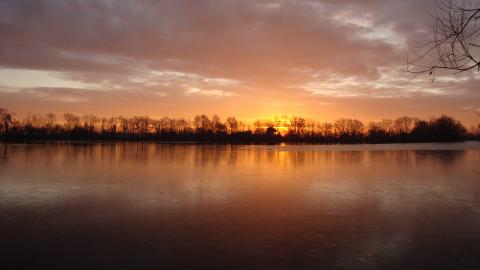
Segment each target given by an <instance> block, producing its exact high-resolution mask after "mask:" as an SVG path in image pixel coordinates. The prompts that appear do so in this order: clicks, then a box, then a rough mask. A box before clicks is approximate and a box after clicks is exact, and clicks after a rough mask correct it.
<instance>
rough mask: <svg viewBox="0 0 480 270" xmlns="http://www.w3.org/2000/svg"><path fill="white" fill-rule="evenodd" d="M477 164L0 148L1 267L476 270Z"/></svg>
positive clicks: (351, 156)
mask: <svg viewBox="0 0 480 270" xmlns="http://www.w3.org/2000/svg"><path fill="white" fill-rule="evenodd" d="M473 169H480V144H479V143H476V142H470V143H458V144H402V145H399V144H397V145H396V144H392V145H342V146H338V145H337V146H312V145H284V146H268V145H257V146H254V145H252V146H250V145H247V146H240V145H237V146H232V145H194V144H192V145H188V144H187V145H186V144H154V143H119V144H68V143H64V144H0V249H1V253H0V254H1V255H0V258H1V261H0V268H1V269H16V268H18V269H24V268H26V267H27V266H28V267H30V268H32V269H36V268H42V269H46V268H48V269H72V268H80V269H480V201H478V200H477V196H478V195H477V194H480V174H478V173H476V172H474V171H473ZM477 212H478V213H479V214H478V215H477V214H476V213H477Z"/></svg>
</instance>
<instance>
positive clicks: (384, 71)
mask: <svg viewBox="0 0 480 270" xmlns="http://www.w3.org/2000/svg"><path fill="white" fill-rule="evenodd" d="M433 8H434V1H431V0H405V1H395V0H389V1H383V0H365V1H354V0H318V1H317V0H283V1H271V0H268V1H267V0H256V1H253V0H245V1H239V0H223V1H216V0H204V1H197V0H178V1H166V0H165V1H162V0H160V1H153V0H123V1H111V0H83V1H80V0H72V1H57V0H43V1H37V0H24V1H17V0H4V1H1V2H0V36H1V37H2V41H1V42H0V67H1V68H3V69H7V70H10V71H12V72H14V74H16V75H14V76H16V77H17V79H15V78H14V76H13V75H12V74H9V75H8V76H6V75H4V74H1V73H0V84H1V85H3V86H4V90H3V96H2V98H3V100H4V102H5V103H6V104H11V106H14V107H19V106H21V105H20V104H19V103H18V101H17V99H16V98H17V96H18V95H14V94H12V93H11V94H8V95H6V94H5V93H6V90H5V89H7V88H9V89H10V91H17V90H18V89H27V88H28V89H30V90H28V91H23V95H30V96H32V97H33V96H35V95H37V98H35V99H31V100H28V99H27V98H26V100H25V102H26V104H28V105H29V106H30V107H32V106H33V103H34V102H37V101H38V100H39V99H42V100H45V99H46V97H44V98H42V97H40V96H42V95H46V96H48V97H49V98H50V101H51V102H55V100H56V102H59V103H65V102H69V101H73V102H76V103H71V105H72V106H77V107H76V108H78V110H79V111H80V110H87V109H91V108H92V107H91V106H93V105H89V106H90V107H88V106H87V105H86V104H87V103H88V104H96V103H95V102H97V103H98V102H99V100H102V101H103V102H104V103H105V104H106V105H104V106H102V110H105V111H106V112H107V113H108V112H110V113H114V112H117V111H118V110H119V109H118V108H117V107H118V106H120V105H119V104H122V105H121V106H130V108H137V109H138V108H140V109H138V111H141V112H144V111H143V110H142V108H144V107H145V108H151V110H152V111H153V113H152V112H151V113H152V114H156V113H158V114H160V113H162V112H166V111H168V112H171V113H172V114H173V113H175V112H174V111H175V110H176V113H177V114H181V113H183V112H184V111H185V110H195V111H203V110H205V111H209V110H211V109H213V108H218V98H223V99H222V102H224V104H223V105H224V106H225V108H227V109H231V110H232V114H233V113H235V111H233V110H237V111H238V114H244V115H249V114H250V113H251V114H253V113H255V112H258V113H263V112H265V110H266V109H265V108H264V107H265V106H266V107H269V108H270V109H271V108H272V107H275V108H277V110H278V111H280V110H281V109H282V108H284V109H285V110H290V111H293V110H300V109H301V111H302V112H304V113H309V114H311V115H313V114H315V113H318V114H324V115H335V113H334V112H327V111H326V110H327V109H326V108H327V107H330V110H333V107H335V108H338V109H339V108H340V107H339V106H341V104H349V106H356V107H357V111H358V112H359V113H360V112H361V110H362V109H361V108H360V107H361V106H362V105H363V104H364V103H365V102H366V101H365V100H366V99H372V100H373V101H368V102H376V103H375V104H376V105H378V106H382V104H380V102H385V99H389V102H395V104H396V105H395V106H397V107H398V108H397V111H400V109H399V108H401V107H402V106H403V108H404V110H405V111H406V112H410V107H409V106H410V105H408V106H407V105H405V103H403V102H404V99H405V98H418V97H428V98H431V99H432V100H433V101H432V106H433V104H437V105H439V104H443V103H442V102H443V100H444V99H445V98H450V99H455V100H458V102H457V101H455V102H453V101H452V102H453V103H455V106H456V107H455V108H460V107H462V106H464V105H463V103H461V102H463V101H464V100H470V102H476V101H480V97H479V95H478V93H477V92H478V78H472V77H471V76H470V77H468V78H467V77H462V76H455V77H452V76H449V77H446V76H437V77H436V78H435V81H434V82H433V83H432V82H431V81H430V80H429V79H428V78H427V79H425V78H415V77H413V78H412V76H411V75H409V74H407V73H406V72H405V70H404V68H403V67H402V66H403V65H404V64H405V62H406V55H407V51H408V48H411V47H413V46H414V45H416V44H419V40H421V38H422V35H424V34H425V33H426V32H428V31H429V30H430V28H431V23H432V21H431V18H430V17H429V16H428V11H429V10H432V9H433ZM32 70H34V72H39V73H41V74H43V75H42V76H43V77H42V76H41V77H42V78H43V79H41V78H38V76H37V77H35V76H33V75H32V74H30V75H28V76H27V77H28V78H30V80H29V79H20V77H22V76H20V75H21V74H24V75H26V74H27V73H28V72H31V71H32ZM26 72H27V73H26ZM47 74H48V75H47ZM2 75H3V76H2ZM23 77H25V76H23ZM27 77H25V78H27ZM45 78H48V79H45ZM47 88H51V89H53V88H57V89H63V90H62V91H59V92H55V91H50V92H48V91H47V92H48V94H45V91H46V90H45V89H47ZM15 89H16V90H15ZM42 89H43V90H42ZM76 89H84V90H91V91H83V92H82V95H83V96H80V95H79V93H78V92H77V91H78V90H76ZM36 91H38V94H35V92H36ZM68 91H71V92H68ZM92 91H96V92H92ZM97 92H102V93H97ZM68 93H70V95H72V97H67V95H68ZM55 95H57V96H58V98H54V96H55ZM152 97H156V98H153V99H152ZM193 97H195V98H198V100H194V98H193ZM200 97H201V98H200ZM227 97H235V98H227ZM333 99H336V100H339V102H338V103H336V104H340V105H338V106H318V104H319V102H320V103H322V102H324V103H326V104H327V103H328V104H330V103H331V102H332V100H333ZM351 99H355V100H356V102H357V103H356V104H357V105H354V104H351V103H349V102H350V100H351ZM152 100H154V101H155V102H157V103H159V104H161V105H162V106H159V105H158V104H151V105H149V106H146V105H145V104H149V103H150V102H153V101H152ZM265 100H270V101H273V103H275V102H274V101H279V102H280V103H278V104H282V105H281V106H269V105H267V104H265V102H264V101H265ZM22 101H24V100H22ZM194 101H195V103H194ZM161 102H164V103H161ZM288 104H297V105H298V104H301V105H298V106H289V105H288ZM460 104H462V105H460ZM82 106H83V107H82ZM345 106H346V105H345ZM392 106H393V105H392ZM439 106H440V105H439ZM25 107H27V105H25ZM320 107H322V108H323V107H325V110H323V109H322V108H320ZM108 108H110V110H109V111H108V110H107V109H108ZM442 108H445V106H442ZM417 110H418V109H417ZM145 113H148V112H145ZM265 113H266V112H265ZM287 113H288V112H287ZM373 113H375V112H371V114H373ZM377 113H378V112H377Z"/></svg>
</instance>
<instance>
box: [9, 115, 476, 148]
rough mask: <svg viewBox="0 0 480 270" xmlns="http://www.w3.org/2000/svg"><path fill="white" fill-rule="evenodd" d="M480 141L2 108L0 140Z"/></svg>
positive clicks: (425, 128) (376, 130)
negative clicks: (21, 112) (21, 113)
mask: <svg viewBox="0 0 480 270" xmlns="http://www.w3.org/2000/svg"><path fill="white" fill-rule="evenodd" d="M479 138H480V125H478V126H477V127H472V128H471V129H470V130H467V129H466V128H465V127H464V126H463V125H462V123H460V122H459V121H457V120H455V119H453V118H452V117H450V116H447V115H442V116H440V117H435V118H431V119H429V120H420V119H417V118H414V117H408V116H403V117H400V118H397V119H395V120H391V119H383V120H381V121H378V122H370V123H368V124H367V125H365V124H364V123H362V122H361V121H360V120H357V119H348V118H342V119H338V120H336V121H334V122H332V123H329V122H319V121H315V120H312V119H306V118H302V117H297V116H294V117H281V118H276V119H275V120H257V121H254V122H253V123H251V124H249V123H246V122H244V121H239V120H237V118H235V117H228V118H226V120H225V121H222V119H221V118H220V117H219V116H218V115H213V116H211V117H209V116H207V115H205V114H201V115H197V116H195V117H194V118H193V119H186V118H169V117H163V118H161V119H152V118H150V117H148V116H133V117H122V116H119V117H98V116H96V115H94V114H87V115H83V116H80V115H76V114H73V113H64V114H63V115H62V116H61V117H58V116H57V115H55V114H53V113H48V114H45V115H43V114H29V115H28V116H27V117H24V118H22V119H17V118H15V117H14V114H12V113H11V112H10V111H8V110H7V109H4V108H0V139H1V140H4V141H8V140H155V141H169V142H171V141H179V142H186V141H195V142H231V143H235V142H238V143H260V142H266V143H279V142H305V143H394V142H449V141H462V140H467V139H474V140H477V139H479Z"/></svg>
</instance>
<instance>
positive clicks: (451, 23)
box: [408, 0, 480, 74]
mask: <svg viewBox="0 0 480 270" xmlns="http://www.w3.org/2000/svg"><path fill="white" fill-rule="evenodd" d="M434 19H435V23H434V25H433V30H432V32H431V37H430V40H429V41H428V42H427V44H425V45H424V46H423V51H420V52H416V54H417V55H416V56H415V57H414V58H413V59H411V61H409V67H408V70H409V71H410V72H413V73H428V74H433V73H434V72H435V71H436V70H450V71H453V72H455V73H458V72H465V71H470V70H475V71H477V72H479V71H480V39H479V37H480V3H479V2H478V1H455V0H439V1H437V11H436V12H435V13H434Z"/></svg>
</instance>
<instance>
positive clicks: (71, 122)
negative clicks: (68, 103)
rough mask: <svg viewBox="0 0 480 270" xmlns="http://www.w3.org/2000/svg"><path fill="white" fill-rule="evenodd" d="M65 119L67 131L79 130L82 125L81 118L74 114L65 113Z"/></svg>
mask: <svg viewBox="0 0 480 270" xmlns="http://www.w3.org/2000/svg"><path fill="white" fill-rule="evenodd" d="M63 119H65V127H66V129H67V131H70V130H72V129H73V128H77V127H78V125H79V124H80V117H79V116H76V115H74V114H73V113H64V114H63Z"/></svg>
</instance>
